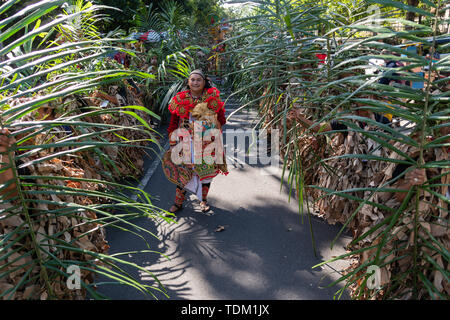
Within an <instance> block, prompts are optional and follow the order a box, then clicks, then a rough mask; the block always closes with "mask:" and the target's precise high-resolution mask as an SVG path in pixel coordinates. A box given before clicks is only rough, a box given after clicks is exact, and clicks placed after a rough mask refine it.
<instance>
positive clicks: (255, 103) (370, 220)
mask: <svg viewBox="0 0 450 320" xmlns="http://www.w3.org/2000/svg"><path fill="white" fill-rule="evenodd" d="M234 2H238V1H234ZM254 3H255V6H256V7H255V11H254V14H253V15H251V16H249V17H246V18H242V19H238V20H235V21H233V25H234V31H235V35H234V37H232V38H230V39H229V40H227V43H228V44H229V48H230V49H229V50H228V54H229V55H230V56H231V59H233V60H234V61H239V63H238V69H237V70H235V71H234V72H232V73H230V74H229V76H230V78H231V76H232V79H233V82H232V83H231V84H230V85H232V86H233V88H234V89H235V90H234V91H235V94H236V95H238V94H239V95H240V96H241V97H242V99H243V101H244V104H243V107H242V108H245V107H256V108H258V109H259V111H260V113H261V122H260V124H259V126H258V127H255V129H256V128H265V129H267V130H268V131H270V130H274V129H278V130H280V132H281V134H280V138H281V154H282V156H283V160H284V168H283V172H284V173H285V174H286V175H287V182H288V185H289V186H290V193H294V192H295V194H296V196H297V199H298V201H299V211H300V212H302V213H303V212H305V211H303V210H304V209H303V205H307V208H309V209H310V210H307V211H306V213H307V214H308V217H310V212H311V211H313V210H314V209H317V210H318V211H319V213H320V215H321V216H322V217H324V218H325V219H327V220H328V221H329V222H330V223H336V222H340V223H342V230H341V232H340V233H339V235H338V236H337V237H336V240H337V239H338V238H339V236H340V235H341V234H342V232H344V231H345V229H346V228H349V229H350V230H351V231H352V234H353V235H354V238H353V241H352V242H351V243H350V244H349V246H348V249H349V252H348V253H347V254H345V255H342V256H339V257H336V258H335V259H333V260H332V261H334V260H340V259H347V258H354V260H353V263H352V265H351V266H350V268H349V269H348V270H346V271H345V272H344V273H342V274H341V277H340V278H339V279H338V280H337V281H335V282H334V283H333V284H332V285H334V284H337V283H340V282H345V284H346V285H345V286H344V288H343V289H342V290H340V291H339V292H338V295H337V297H340V296H341V294H342V293H343V292H344V291H345V290H347V289H348V288H351V289H352V296H353V297H354V298H363V299H372V298H378V299H392V298H395V299H447V298H448V294H449V292H448V286H447V285H446V283H447V284H448V278H449V277H448V271H447V265H448V260H449V255H448V245H449V242H448V205H449V199H448V196H447V197H446V190H448V185H449V167H450V162H449V157H448V155H446V152H447V151H446V149H445V148H446V147H448V145H449V143H448V133H447V134H446V133H445V130H448V128H449V121H448V120H449V104H448V96H449V93H448V92H449V90H448V86H447V84H448V80H449V78H448V75H449V66H450V65H449V60H448V56H447V57H445V58H442V59H441V60H439V61H438V62H435V61H433V59H427V58H426V57H425V56H424V55H421V54H419V52H417V53H416V52H414V51H410V50H407V49H406V46H407V45H408V43H407V42H410V43H411V44H412V43H413V42H417V43H418V46H420V47H424V48H426V47H428V48H430V47H431V48H432V47H435V48H436V49H437V51H439V52H441V53H444V52H446V51H447V52H448V44H439V43H440V38H442V37H440V36H439V34H438V30H439V29H438V26H439V25H440V24H442V23H445V21H443V19H442V17H441V15H440V14H441V13H442V12H443V11H445V10H447V9H448V4H447V5H444V3H443V2H442V1H437V2H431V1H426V9H427V10H425V8H417V7H411V6H408V5H405V4H404V3H402V2H398V1H385V0H379V1H370V2H369V3H368V4H376V5H377V6H379V7H380V8H381V9H382V10H381V12H380V15H379V16H378V17H377V19H376V20H374V19H373V15H372V14H369V13H368V14H367V15H361V16H360V17H352V19H349V20H348V21H347V22H345V23H344V21H343V20H342V19H341V18H342V17H341V16H342V15H341V14H340V13H339V12H332V11H331V12H330V11H327V9H328V8H326V7H321V6H317V3H315V5H314V6H311V5H308V3H307V2H306V1H289V0H286V1H282V0H272V1H256V2H254ZM391 8H393V9H392V10H391ZM432 11H433V12H434V13H431V12H432ZM399 12H401V14H400V17H404V16H405V15H406V12H416V13H419V14H420V15H422V16H425V17H427V19H430V20H432V21H433V23H432V27H430V26H427V25H423V24H418V23H416V22H412V21H409V20H406V19H402V18H399V16H398V14H399ZM357 13H358V12H357ZM397 24H402V25H405V26H409V27H410V28H408V29H406V28H397V27H396V25H397ZM316 30H321V32H315V31H316ZM430 34H431V35H432V37H431V38H429V37H428V36H429V35H430ZM363 35H364V36H363ZM383 50H384V51H383ZM431 53H433V52H432V51H431ZM316 54H325V55H326V58H325V59H323V58H322V59H323V60H322V62H320V61H319V58H318V57H317V56H316ZM400 56H401V57H400ZM373 59H381V60H386V61H389V60H401V61H403V63H404V65H403V66H400V67H397V68H393V69H389V68H385V67H384V66H378V67H376V66H374V65H373V64H372V61H373ZM420 68H423V69H422V70H421V71H418V69H420ZM366 71H367V72H366ZM373 71H375V73H374V72H373ZM418 72H419V73H418ZM420 72H422V73H420ZM382 77H384V78H387V79H390V80H394V81H395V80H398V82H399V83H395V84H393V83H391V85H390V86H389V85H383V84H380V83H378V80H380V78H382ZM406 81H408V82H409V83H408V82H406ZM391 82H392V81H391ZM417 83H424V85H423V89H415V85H416V84H417ZM410 84H414V86H412V85H410ZM446 86H447V87H446ZM361 111H366V112H364V113H362V112H361ZM367 111H369V115H367ZM299 113H300V114H303V117H306V118H309V119H310V120H311V121H312V123H311V125H308V126H306V127H305V126H304V125H301V122H300V121H298V120H297V119H298V117H297V115H298V114H299ZM371 114H378V115H386V116H387V117H390V115H392V119H393V120H392V125H387V124H382V123H380V122H378V121H375V120H373V117H372V116H371ZM331 121H339V122H340V123H341V124H344V125H345V126H346V129H345V130H344V129H339V130H332V131H324V130H323V128H324V126H323V124H324V122H328V123H329V122H331ZM361 127H364V129H362V128H361ZM315 128H316V129H318V130H314V129H315ZM316 131H317V132H316ZM339 132H343V133H344V135H341V134H338V133H339ZM343 137H345V139H343ZM400 167H403V171H402V170H398V172H401V173H399V174H397V175H396V176H394V175H393V172H394V171H395V170H396V169H398V168H400ZM414 169H420V170H426V173H427V179H426V181H425V182H424V183H421V184H420V185H418V186H412V185H410V186H408V190H407V192H406V189H400V190H399V188H398V184H399V181H400V180H401V179H403V178H405V176H407V175H408V174H410V173H411V172H412V171H414ZM399 193H407V195H406V197H405V198H404V200H402V201H400V202H399V201H397V200H395V199H394V198H395V195H397V194H399ZM302 217H303V215H302ZM312 235H313V233H312ZM312 239H313V240H314V237H313V238H312ZM334 243H335V241H333V243H332V246H333V245H334ZM329 262H330V261H325V262H323V263H321V264H319V265H318V266H320V265H323V264H326V263H329ZM371 266H375V267H377V268H378V269H377V272H378V273H377V274H376V276H377V277H378V276H380V279H379V280H380V281H378V283H377V285H375V286H373V285H372V283H371V280H372V279H373V278H374V276H375V275H373V274H371V273H370V272H368V270H372V271H373V269H371V268H370V267H371ZM316 267H317V266H316ZM378 285H379V286H378Z"/></svg>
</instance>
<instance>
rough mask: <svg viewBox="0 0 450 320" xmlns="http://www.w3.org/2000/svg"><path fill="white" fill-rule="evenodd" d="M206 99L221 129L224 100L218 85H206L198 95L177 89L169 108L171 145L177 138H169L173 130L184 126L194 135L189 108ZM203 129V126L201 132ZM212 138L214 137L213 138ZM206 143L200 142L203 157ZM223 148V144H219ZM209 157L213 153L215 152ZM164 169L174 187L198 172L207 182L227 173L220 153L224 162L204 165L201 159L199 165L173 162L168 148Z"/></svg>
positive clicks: (184, 183) (175, 142)
mask: <svg viewBox="0 0 450 320" xmlns="http://www.w3.org/2000/svg"><path fill="white" fill-rule="evenodd" d="M202 102H206V103H207V105H208V108H209V109H210V110H212V111H214V112H215V113H216V115H217V122H218V123H217V127H218V128H219V129H221V128H222V126H223V125H225V123H226V119H225V108H224V103H223V102H222V101H221V100H220V91H219V90H218V89H217V88H214V87H213V88H208V89H205V90H204V91H203V94H202V96H201V97H200V98H198V99H194V98H192V96H191V94H190V91H189V90H186V91H181V92H178V93H177V94H176V95H175V97H173V98H172V100H171V102H170V104H169V111H170V113H171V114H172V116H171V119H170V123H169V127H168V129H167V132H168V133H169V139H170V145H171V146H174V145H176V144H177V141H176V140H174V137H172V132H173V131H174V130H176V129H182V128H184V129H187V130H188V132H189V134H190V136H191V138H192V137H193V134H194V130H193V124H192V122H191V121H189V120H190V111H191V110H193V109H194V108H195V106H196V105H197V104H198V103H202ZM204 131H205V128H204V129H203V132H204ZM213 141H214V140H213ZM208 144H209V143H205V142H203V144H202V157H205V156H206V154H205V153H203V152H204V151H205V147H206V146H207V145H208ZM222 147H223V145H222ZM211 156H215V154H214V153H212V154H211ZM162 164H163V171H164V174H165V175H166V177H167V179H168V180H169V181H171V182H173V183H175V184H176V185H177V186H179V187H181V188H184V187H185V185H186V184H187V183H188V182H189V181H190V180H191V179H192V178H193V177H194V174H197V175H198V176H199V178H200V181H202V182H203V181H205V182H206V181H209V180H210V179H212V178H214V177H215V176H217V175H218V174H219V173H222V174H225V175H226V174H228V170H227V166H226V162H225V155H224V154H223V163H213V164H209V165H208V164H206V163H205V161H203V163H202V164H193V165H192V164H184V163H182V164H175V163H173V161H172V159H171V150H168V151H167V152H166V154H165V155H164V157H163V162H162Z"/></svg>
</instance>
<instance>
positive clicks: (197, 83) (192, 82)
mask: <svg viewBox="0 0 450 320" xmlns="http://www.w3.org/2000/svg"><path fill="white" fill-rule="evenodd" d="M188 85H189V89H191V92H193V93H200V92H202V91H203V88H205V80H204V79H203V78H202V76H201V75H199V74H195V73H194V74H192V75H191V76H190V77H189V80H188Z"/></svg>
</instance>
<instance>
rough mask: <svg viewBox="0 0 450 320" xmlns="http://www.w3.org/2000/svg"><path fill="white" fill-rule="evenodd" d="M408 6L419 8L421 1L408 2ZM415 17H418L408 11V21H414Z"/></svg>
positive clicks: (412, 0)
mask: <svg viewBox="0 0 450 320" xmlns="http://www.w3.org/2000/svg"><path fill="white" fill-rule="evenodd" d="M408 5H409V6H411V7H417V6H418V5H419V0H408ZM415 17H416V14H415V12H411V11H408V12H407V13H406V20H409V21H414V18H415Z"/></svg>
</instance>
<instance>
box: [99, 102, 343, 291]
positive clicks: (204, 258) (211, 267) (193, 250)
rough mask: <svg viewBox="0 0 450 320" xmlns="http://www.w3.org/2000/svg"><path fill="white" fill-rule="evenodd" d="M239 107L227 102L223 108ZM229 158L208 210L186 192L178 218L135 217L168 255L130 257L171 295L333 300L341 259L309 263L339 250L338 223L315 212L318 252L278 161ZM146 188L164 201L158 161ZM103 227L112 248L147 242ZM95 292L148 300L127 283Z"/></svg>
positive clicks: (240, 122)
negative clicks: (272, 163) (282, 183)
mask: <svg viewBox="0 0 450 320" xmlns="http://www.w3.org/2000/svg"><path fill="white" fill-rule="evenodd" d="M224 96H225V95H224ZM236 107H237V104H235V103H233V100H231V101H229V102H228V103H227V105H226V108H227V114H228V115H229V114H230V112H232V111H233V110H235V108H236ZM255 119H256V115H255V114H254V113H252V112H243V113H241V112H240V113H239V114H237V115H236V116H235V117H233V118H232V119H230V120H229V122H228V124H227V126H226V129H227V130H230V129H237V128H240V129H245V128H249V127H251V123H252V122H253V121H254V120H255ZM226 147H227V148H229V147H232V144H231V143H229V145H227V146H226ZM228 164H229V165H228V166H229V170H230V174H229V175H228V176H226V177H225V176H218V177H216V178H215V179H214V181H213V183H212V186H211V190H210V193H209V202H210V204H211V206H212V212H211V213H210V214H209V215H207V214H203V213H201V212H200V209H199V201H198V200H197V199H196V197H195V196H193V195H191V196H190V199H189V200H188V201H187V202H186V205H185V208H184V209H183V211H182V212H180V213H178V215H177V219H176V220H177V223H176V224H168V223H167V222H165V221H162V222H161V221H159V222H155V221H153V220H149V219H144V218H142V219H138V220H135V221H134V222H135V223H137V224H139V225H140V226H141V227H144V228H146V229H148V230H150V231H152V232H154V234H155V235H157V236H158V237H159V238H160V241H158V240H156V239H155V238H152V237H151V236H149V235H145V234H142V233H141V234H142V235H143V236H144V237H145V238H146V239H147V241H148V242H149V243H150V245H151V248H152V249H153V250H157V251H160V252H161V253H163V254H164V255H165V256H166V257H163V256H160V255H158V254H132V255H129V257H128V259H129V260H130V261H133V262H136V263H138V264H140V265H141V266H143V267H145V268H147V269H148V270H150V271H151V272H153V273H154V274H155V275H156V276H157V277H158V279H159V280H160V281H161V282H162V284H163V285H164V286H165V287H166V289H167V293H168V295H169V296H170V299H189V300H197V299H207V300H209V299H213V300H222V299H233V300H238V299H251V300H259V299H264V300H272V299H273V300H277V299H282V300H291V299H295V300H297V299H332V298H333V294H334V293H335V292H336V291H337V290H338V289H339V287H338V286H336V287H332V288H322V287H324V286H325V285H327V284H329V283H330V282H331V281H333V280H334V279H337V277H338V274H337V273H336V272H334V270H333V268H336V269H339V267H340V266H341V265H342V262H340V263H335V264H333V265H332V266H327V267H325V268H323V269H314V270H313V269H311V267H312V266H313V265H315V264H317V263H320V262H322V261H324V260H326V259H329V258H330V257H332V256H335V255H338V254H341V253H343V252H344V249H343V246H344V243H345V242H346V241H349V237H345V238H342V240H341V241H340V242H339V243H338V244H337V245H336V246H335V247H334V248H333V250H330V243H331V241H332V239H333V238H334V237H335V235H336V234H337V232H338V230H339V227H338V226H330V225H328V224H327V223H326V222H325V221H322V220H320V219H318V218H312V225H313V231H314V236H315V242H316V248H317V254H318V256H317V257H316V256H315V255H314V251H313V246H312V243H311V234H310V230H309V224H308V220H307V217H306V216H305V217H303V223H302V217H301V216H300V215H299V213H298V205H297V203H296V202H295V201H291V202H290V203H289V202H288V199H289V197H288V190H287V189H286V187H285V186H284V187H283V188H282V190H281V191H280V181H281V167H273V166H262V165H259V164H256V165H252V164H249V163H248V161H246V162H245V163H239V162H234V163H233V161H231V159H229V160H228ZM145 191H147V192H148V193H149V194H151V195H154V196H156V197H158V200H157V201H155V205H157V206H159V207H162V208H168V207H170V205H171V204H172V201H173V198H174V192H175V186H174V185H173V184H171V183H170V182H168V181H167V180H166V178H165V176H164V174H163V172H162V169H161V166H160V165H158V166H157V167H156V170H155V171H154V173H153V174H152V175H151V177H150V179H149V180H148V183H146V185H145ZM218 228H221V229H222V231H220V232H218V231H217V230H218ZM107 232H108V233H107V235H108V241H109V243H110V245H111V250H110V252H111V253H114V252H126V251H131V250H139V249H148V248H147V247H146V245H145V243H144V242H143V241H142V240H141V239H140V238H139V237H137V236H136V235H133V234H131V233H127V232H121V231H117V230H115V229H114V230H108V231H107ZM168 258H169V259H170V260H168ZM130 272H131V273H132V274H134V275H136V277H138V278H140V279H141V280H142V281H143V282H144V283H146V284H149V285H152V284H154V281H153V279H152V278H151V277H149V276H148V275H142V274H139V273H137V272H136V271H130ZM99 291H100V292H102V293H105V294H107V295H108V296H109V297H110V298H112V299H153V298H152V297H150V296H144V295H142V294H141V293H140V292H138V291H137V290H135V289H132V288H129V287H126V286H112V285H105V286H103V287H101V288H100V289H99ZM156 295H157V297H158V299H166V297H165V296H164V295H162V294H160V293H156ZM346 298H348V296H347V297H346Z"/></svg>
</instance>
